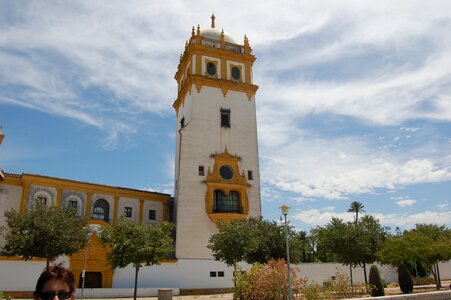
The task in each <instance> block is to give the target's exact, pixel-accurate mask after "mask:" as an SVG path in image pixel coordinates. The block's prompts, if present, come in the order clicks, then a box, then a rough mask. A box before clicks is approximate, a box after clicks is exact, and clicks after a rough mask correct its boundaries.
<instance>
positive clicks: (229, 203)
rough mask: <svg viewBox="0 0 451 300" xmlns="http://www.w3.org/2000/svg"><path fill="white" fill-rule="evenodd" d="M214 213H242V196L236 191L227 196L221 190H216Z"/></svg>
mask: <svg viewBox="0 0 451 300" xmlns="http://www.w3.org/2000/svg"><path fill="white" fill-rule="evenodd" d="M213 198H214V199H213V212H214V213H241V212H242V210H241V205H240V204H241V203H240V202H241V201H240V194H238V192H236V191H231V192H229V194H228V195H225V194H224V193H223V192H222V191H220V190H215V191H214V195H213Z"/></svg>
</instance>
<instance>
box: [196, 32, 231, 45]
mask: <svg viewBox="0 0 451 300" xmlns="http://www.w3.org/2000/svg"><path fill="white" fill-rule="evenodd" d="M221 32H222V30H220V29H218V28H207V29H202V30H201V31H200V35H201V36H202V37H204V38H207V39H212V40H217V41H219V40H221ZM224 41H226V42H227V43H232V44H239V43H238V41H237V40H236V39H235V38H234V37H233V36H231V35H230V34H228V33H227V32H225V31H224Z"/></svg>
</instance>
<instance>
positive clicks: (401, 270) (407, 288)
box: [398, 263, 413, 294]
mask: <svg viewBox="0 0 451 300" xmlns="http://www.w3.org/2000/svg"><path fill="white" fill-rule="evenodd" d="M398 283H399V288H400V289H401V291H402V293H403V294H410V293H412V291H413V279H412V275H410V272H409V270H408V269H407V266H406V265H405V264H404V263H401V264H400V265H399V266H398Z"/></svg>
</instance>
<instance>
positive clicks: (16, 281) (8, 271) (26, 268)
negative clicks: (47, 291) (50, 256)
mask: <svg viewBox="0 0 451 300" xmlns="http://www.w3.org/2000/svg"><path fill="white" fill-rule="evenodd" d="M44 268H45V261H14V260H7V261H5V260H0V291H34V289H35V287H36V281H37V280H38V278H39V275H41V273H42V270H44Z"/></svg>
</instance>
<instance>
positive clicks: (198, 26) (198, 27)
mask: <svg viewBox="0 0 451 300" xmlns="http://www.w3.org/2000/svg"><path fill="white" fill-rule="evenodd" d="M197 35H200V25H199V24H197Z"/></svg>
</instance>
